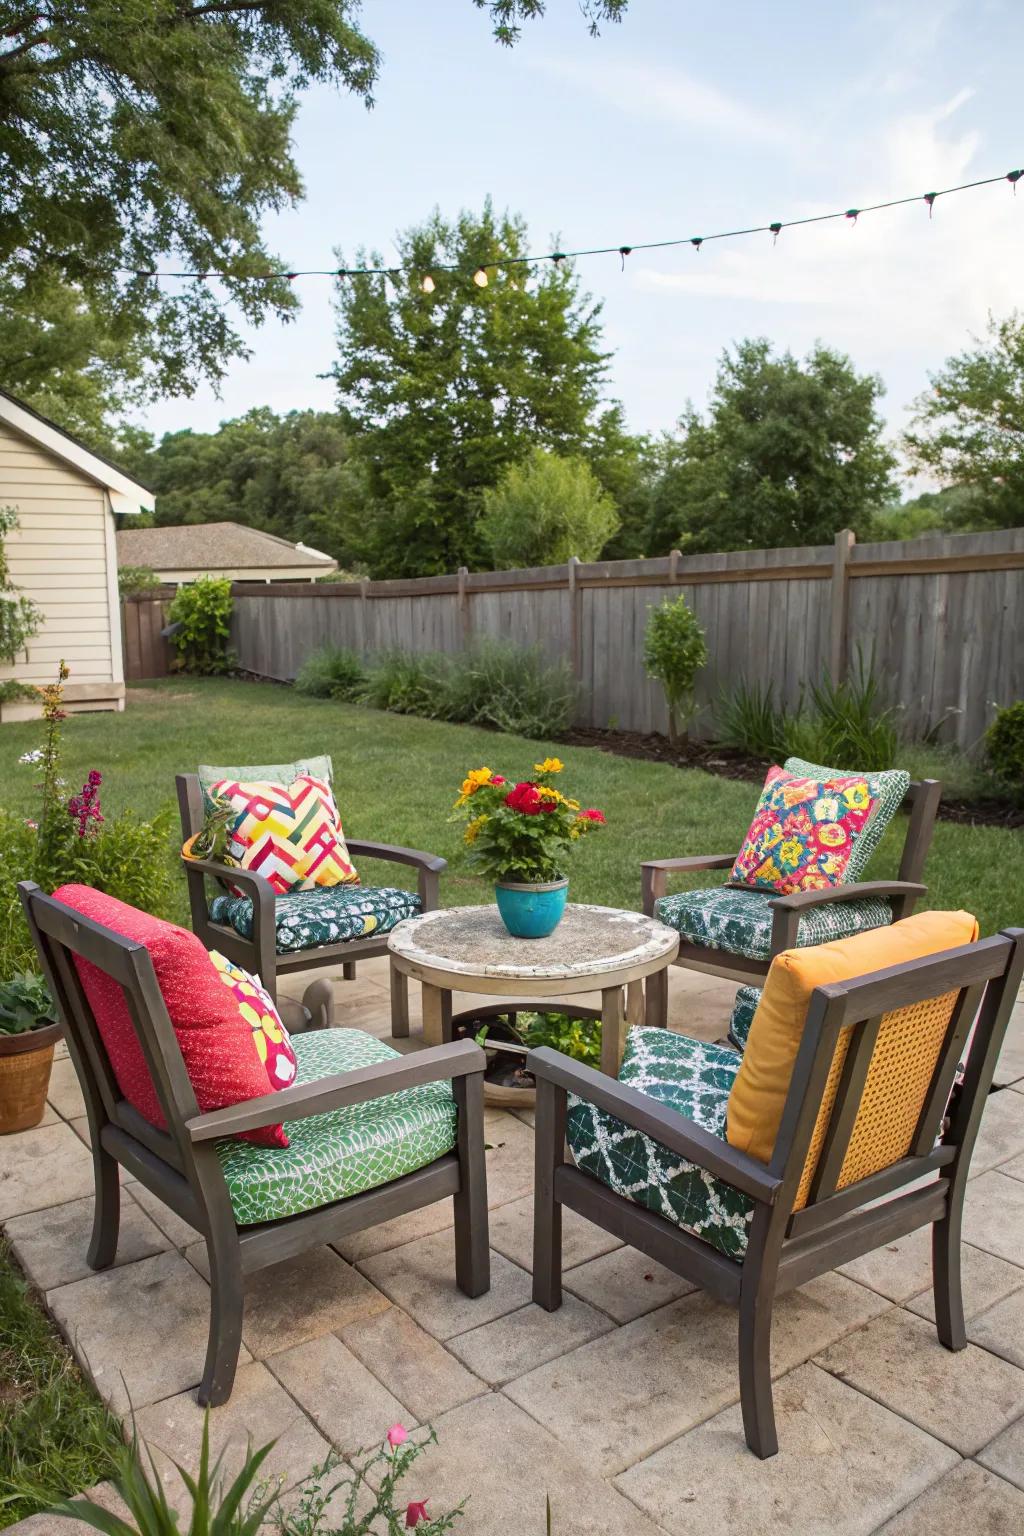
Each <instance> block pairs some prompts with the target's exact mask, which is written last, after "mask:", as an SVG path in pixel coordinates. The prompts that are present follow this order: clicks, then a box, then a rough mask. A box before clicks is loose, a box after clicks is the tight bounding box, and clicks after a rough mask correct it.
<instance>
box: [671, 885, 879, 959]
mask: <svg viewBox="0 0 1024 1536" xmlns="http://www.w3.org/2000/svg"><path fill="white" fill-rule="evenodd" d="M777 899H778V897H777V894H776V892H775V891H747V890H737V889H736V888H735V887H733V886H725V885H715V886H711V887H710V888H709V889H708V890H700V891H680V892H679V893H678V894H677V895H675V896H662V897H661V898H660V900H659V901H657V902H656V903H655V907H654V910H655V913H656V915H657V916H658V917H659V918H660V919H661V921H662V922H663V923H666V924H667V925H668V927H669V928H675V930H676V931H677V933H679V934H681V935H682V937H683V939H684V940H685V941H686V942H687V943H690V944H699V945H700V946H701V947H702V948H704V949H723V950H725V951H726V952H727V953H728V954H730V955H746V956H747V957H748V958H749V959H751V960H767V958H768V955H769V952H770V950H771V940H772V903H773V902H774V901H776V900H777ZM891 922H892V907H891V906H890V905H889V903H888V902H887V901H883V900H882V899H881V898H880V897H878V896H864V897H861V898H860V899H859V900H858V901H836V902H829V903H826V904H825V905H824V906H821V907H811V908H810V910H809V911H808V912H805V913H804V914H803V916H802V917H801V918H800V924H799V927H798V928H797V938H796V942H797V944H798V945H800V946H804V945H807V944H827V943H828V942H829V941H830V940H831V939H845V938H848V937H849V936H850V935H851V934H854V933H863V932H864V931H865V930H866V929H868V928H886V927H888V925H889V924H890V923H891Z"/></svg>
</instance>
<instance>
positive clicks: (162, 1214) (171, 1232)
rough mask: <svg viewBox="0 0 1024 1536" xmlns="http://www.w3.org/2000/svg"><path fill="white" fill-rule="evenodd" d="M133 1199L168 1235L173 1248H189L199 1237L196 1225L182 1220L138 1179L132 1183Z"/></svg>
mask: <svg viewBox="0 0 1024 1536" xmlns="http://www.w3.org/2000/svg"><path fill="white" fill-rule="evenodd" d="M132 1199H133V1200H135V1201H136V1202H137V1203H138V1204H139V1205H141V1206H142V1209H143V1210H144V1211H145V1212H146V1215H147V1216H149V1217H150V1219H151V1220H152V1221H154V1222H155V1223H156V1225H157V1226H158V1227H159V1228H160V1230H161V1232H163V1233H164V1234H165V1235H166V1237H167V1238H168V1240H169V1242H170V1243H171V1246H172V1247H173V1248H188V1247H190V1246H191V1244H193V1243H194V1242H196V1241H197V1239H198V1238H199V1233H198V1232H197V1231H196V1229H195V1227H190V1226H189V1224H188V1222H187V1221H182V1219H181V1217H180V1216H179V1215H177V1213H176V1212H174V1211H172V1210H171V1208H170V1206H169V1205H165V1204H164V1202H163V1201H162V1200H161V1199H160V1198H159V1197H158V1196H157V1195H154V1194H153V1192H152V1190H149V1189H147V1188H146V1186H145V1185H144V1184H140V1183H138V1181H136V1182H135V1183H134V1184H133V1185H132Z"/></svg>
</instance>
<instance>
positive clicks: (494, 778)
mask: <svg viewBox="0 0 1024 1536" xmlns="http://www.w3.org/2000/svg"><path fill="white" fill-rule="evenodd" d="M491 783H492V784H507V783H508V780H507V779H504V778H502V776H501V774H500V773H492V774H491Z"/></svg>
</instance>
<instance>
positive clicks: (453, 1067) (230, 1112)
mask: <svg viewBox="0 0 1024 1536" xmlns="http://www.w3.org/2000/svg"><path fill="white" fill-rule="evenodd" d="M486 1066H487V1057H486V1055H485V1054H484V1052H483V1051H482V1050H481V1049H480V1047H479V1046H478V1045H475V1044H474V1043H473V1041H472V1040H456V1041H453V1042H452V1044H450V1045H435V1046H433V1047H431V1049H429V1050H426V1051H416V1052H414V1053H413V1054H412V1055H410V1056H399V1057H398V1058H397V1059H396V1060H394V1061H385V1062H378V1063H376V1064H375V1065H373V1066H370V1067H356V1068H355V1069H354V1071H352V1072H335V1073H334V1074H333V1075H332V1076H331V1077H321V1078H319V1079H318V1080H317V1081H316V1082H313V1083H300V1084H297V1085H296V1086H294V1087H292V1088H282V1089H281V1090H280V1091H279V1092H276V1093H264V1094H261V1095H260V1097H259V1098H258V1099H245V1100H244V1101H243V1102H242V1103H241V1104H231V1105H229V1106H228V1108H227V1109H214V1110H209V1111H208V1112H207V1113H206V1114H205V1115H193V1116H192V1117H191V1118H190V1119H188V1120H186V1121H185V1129H186V1131H187V1132H188V1135H189V1138H190V1140H192V1141H193V1142H197V1141H214V1140H216V1139H217V1138H218V1137H220V1136H237V1135H238V1133H239V1132H240V1131H257V1130H260V1129H261V1128H262V1127H263V1126H267V1125H276V1124H277V1123H278V1121H280V1120H301V1119H305V1117H306V1116H307V1115H321V1114H324V1113H325V1111H327V1110H329V1109H341V1108H342V1107H343V1106H345V1105H348V1104H364V1103H365V1102H366V1101H367V1100H368V1099H381V1098H384V1097H385V1096H386V1095H387V1094H391V1093H400V1092H401V1091H402V1090H403V1089H404V1088H418V1087H420V1086H421V1085H422V1084H423V1083H437V1082H442V1081H444V1080H445V1079H451V1078H456V1077H468V1076H470V1075H471V1074H472V1073H474V1072H479V1073H483V1071H484V1069H485V1068H486Z"/></svg>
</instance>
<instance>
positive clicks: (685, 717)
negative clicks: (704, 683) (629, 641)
mask: <svg viewBox="0 0 1024 1536" xmlns="http://www.w3.org/2000/svg"><path fill="white" fill-rule="evenodd" d="M707 659H708V648H707V643H706V641H705V639H704V630H703V628H702V627H701V624H700V621H699V619H698V618H697V615H696V614H695V613H694V611H693V609H692V608H691V607H690V605H689V603H688V602H687V601H686V598H685V597H683V596H682V595H680V596H679V597H675V598H670V597H667V598H666V599H665V600H664V602H663V603H660V604H659V605H658V607H657V608H652V609H651V610H650V614H649V617H648V620H647V629H646V632H645V634H644V666H645V667H646V668H647V671H648V674H649V675H650V676H651V677H655V678H657V680H658V682H660V684H661V686H662V688H663V690H664V693H665V703H666V704H667V705H668V735H669V740H670V741H678V740H679V737H680V734H683V735H685V732H686V728H687V726H688V725H689V723H690V721H691V720H692V719H693V715H694V711H695V708H696V703H695V698H694V690H695V687H696V681H697V673H698V672H699V671H700V669H701V667H703V666H704V665H705V664H706V662H707Z"/></svg>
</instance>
